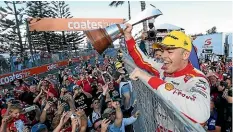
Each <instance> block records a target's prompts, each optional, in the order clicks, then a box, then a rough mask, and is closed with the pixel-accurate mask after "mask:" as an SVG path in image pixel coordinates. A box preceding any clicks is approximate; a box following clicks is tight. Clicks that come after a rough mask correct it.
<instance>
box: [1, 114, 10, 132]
mask: <svg viewBox="0 0 233 132" xmlns="http://www.w3.org/2000/svg"><path fill="white" fill-rule="evenodd" d="M10 118H11V117H10V116H4V117H3V119H2V125H1V129H0V131H1V132H8V131H9V130H7V122H8V120H10Z"/></svg>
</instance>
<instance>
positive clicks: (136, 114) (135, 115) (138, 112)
mask: <svg viewBox="0 0 233 132" xmlns="http://www.w3.org/2000/svg"><path fill="white" fill-rule="evenodd" d="M139 115H140V111H139V110H138V111H137V112H136V113H135V114H134V115H133V116H134V118H138V116H139Z"/></svg>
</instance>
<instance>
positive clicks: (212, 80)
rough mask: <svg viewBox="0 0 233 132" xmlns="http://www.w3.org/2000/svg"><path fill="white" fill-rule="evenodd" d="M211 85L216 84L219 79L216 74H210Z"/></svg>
mask: <svg viewBox="0 0 233 132" xmlns="http://www.w3.org/2000/svg"><path fill="white" fill-rule="evenodd" d="M209 80H210V83H211V85H215V84H216V83H217V81H218V79H217V78H216V77H215V76H210V77H209Z"/></svg>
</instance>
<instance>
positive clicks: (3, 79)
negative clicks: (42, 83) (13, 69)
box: [0, 72, 30, 85]
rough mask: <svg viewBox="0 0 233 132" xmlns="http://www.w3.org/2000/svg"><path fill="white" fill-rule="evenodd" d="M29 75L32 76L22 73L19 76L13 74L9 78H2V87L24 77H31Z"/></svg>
mask: <svg viewBox="0 0 233 132" xmlns="http://www.w3.org/2000/svg"><path fill="white" fill-rule="evenodd" d="M29 74H30V72H21V73H17V74H15V73H13V74H11V75H9V76H5V77H2V78H0V85H4V84H7V83H10V82H12V81H14V80H15V79H22V78H24V77H27V76H29Z"/></svg>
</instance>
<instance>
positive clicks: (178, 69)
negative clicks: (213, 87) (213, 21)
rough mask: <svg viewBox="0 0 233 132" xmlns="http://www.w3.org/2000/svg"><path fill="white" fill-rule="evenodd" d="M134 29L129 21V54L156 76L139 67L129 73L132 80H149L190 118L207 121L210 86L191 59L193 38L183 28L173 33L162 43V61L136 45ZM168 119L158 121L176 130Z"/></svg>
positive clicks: (138, 64)
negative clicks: (148, 54)
mask: <svg viewBox="0 0 233 132" xmlns="http://www.w3.org/2000/svg"><path fill="white" fill-rule="evenodd" d="M131 31H132V25H130V24H126V29H125V31H124V36H125V40H126V44H127V48H128V51H129V54H130V55H131V57H132V58H133V60H134V62H135V63H136V64H137V66H138V67H140V68H142V69H144V70H146V71H148V72H149V73H151V74H152V75H153V76H152V75H151V74H148V73H146V72H144V71H142V70H141V69H139V68H136V69H135V70H134V71H133V72H132V73H131V75H130V77H131V79H133V80H136V79H137V78H139V79H141V80H144V81H145V82H148V84H149V85H150V86H151V87H152V88H153V89H154V90H156V93H158V94H160V95H161V96H162V97H164V99H165V100H166V101H169V102H171V103H172V104H173V105H174V106H175V107H176V108H177V109H178V110H179V111H180V112H181V113H182V114H183V115H185V116H186V117H187V118H188V119H190V120H191V121H192V122H195V123H200V124H204V123H205V122H206V121H207V120H208V118H209V117H210V86H209V82H208V81H207V79H206V77H205V76H204V74H203V73H202V72H201V71H199V70H197V69H195V68H194V67H193V66H192V64H191V63H190V61H189V56H190V53H191V50H192V42H191V39H190V37H188V36H187V35H186V34H185V33H183V32H181V31H172V32H170V33H169V34H168V35H167V36H165V37H164V39H163V41H162V43H161V44H160V47H161V49H162V50H163V53H162V59H163V62H158V61H155V60H154V58H150V57H148V56H145V55H144V54H143V52H142V51H141V50H140V48H139V47H138V46H137V45H136V44H135V40H134V39H133V37H132V35H131ZM161 112H162V113H163V114H165V115H166V113H164V112H163V111H161ZM166 122H168V123H165V122H162V121H159V124H160V125H161V127H163V128H164V127H166V129H168V130H173V129H174V126H173V125H172V124H173V123H172V122H171V120H169V119H168V121H166ZM163 124H170V125H169V126H163Z"/></svg>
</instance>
